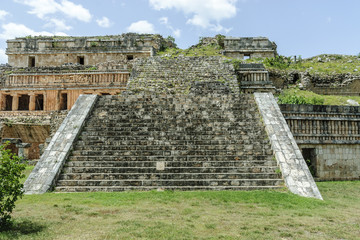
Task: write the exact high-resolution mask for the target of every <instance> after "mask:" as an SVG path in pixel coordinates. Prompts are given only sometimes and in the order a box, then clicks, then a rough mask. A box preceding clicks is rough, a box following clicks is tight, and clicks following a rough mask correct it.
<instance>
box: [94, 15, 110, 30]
mask: <svg viewBox="0 0 360 240" xmlns="http://www.w3.org/2000/svg"><path fill="white" fill-rule="evenodd" d="M96 22H97V24H98V25H99V26H100V27H103V28H108V27H110V26H111V25H112V23H111V22H110V20H109V19H108V18H107V17H103V18H101V19H97V20H96Z"/></svg>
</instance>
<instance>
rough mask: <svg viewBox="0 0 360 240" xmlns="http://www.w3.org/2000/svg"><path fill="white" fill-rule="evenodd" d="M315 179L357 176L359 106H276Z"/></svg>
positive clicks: (354, 177) (359, 166) (359, 139)
mask: <svg viewBox="0 0 360 240" xmlns="http://www.w3.org/2000/svg"><path fill="white" fill-rule="evenodd" d="M280 108H281V111H282V113H283V115H284V117H285V119H286V121H287V123H288V125H289V127H290V130H291V132H292V133H293V135H294V137H295V139H296V142H297V144H298V145H299V147H300V149H301V150H302V153H303V156H304V158H305V159H306V160H308V163H309V165H310V169H311V170H312V171H313V173H314V175H315V177H316V178H317V179H319V180H349V179H352V180H355V179H360V160H359V156H360V154H359V150H360V147H359V143H360V107H353V106H351V107H350V106H323V105H290V104H282V105H280Z"/></svg>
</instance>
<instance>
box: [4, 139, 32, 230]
mask: <svg viewBox="0 0 360 240" xmlns="http://www.w3.org/2000/svg"><path fill="white" fill-rule="evenodd" d="M6 145H7V144H5V145H0V230H4V229H6V228H7V227H8V226H9V224H10V219H11V215H10V214H11V213H12V210H13V209H14V207H15V202H16V200H17V199H18V198H21V197H22V196H23V191H22V188H23V184H21V183H20V179H21V178H23V177H24V175H23V174H22V172H23V171H24V170H25V168H26V165H25V164H23V163H21V158H20V157H18V156H16V155H15V154H13V153H11V150H9V149H5V147H6Z"/></svg>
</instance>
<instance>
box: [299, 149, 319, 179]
mask: <svg viewBox="0 0 360 240" xmlns="http://www.w3.org/2000/svg"><path fill="white" fill-rule="evenodd" d="M302 155H303V157H304V159H305V162H306V164H307V165H308V167H309V170H310V172H311V174H312V175H313V177H316V176H317V174H316V149H315V148H303V149H302Z"/></svg>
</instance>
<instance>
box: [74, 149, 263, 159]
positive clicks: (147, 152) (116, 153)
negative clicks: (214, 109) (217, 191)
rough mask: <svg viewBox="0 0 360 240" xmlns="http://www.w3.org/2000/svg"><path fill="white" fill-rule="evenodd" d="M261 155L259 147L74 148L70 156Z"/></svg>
mask: <svg viewBox="0 0 360 240" xmlns="http://www.w3.org/2000/svg"><path fill="white" fill-rule="evenodd" d="M254 153H257V154H258V155H262V154H263V151H262V150H261V149H260V150H258V151H256V150H253V149H250V150H244V151H240V150H171V151H163V150H144V151H137V150H134V151H132V150H128V151H119V150H97V151H96V150H75V151H73V152H72V156H83V155H95V156H96V155H98V156H129V157H137V156H144V157H167V156H202V157H208V156H209V157H210V156H219V157H221V156H242V155H246V154H254Z"/></svg>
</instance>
